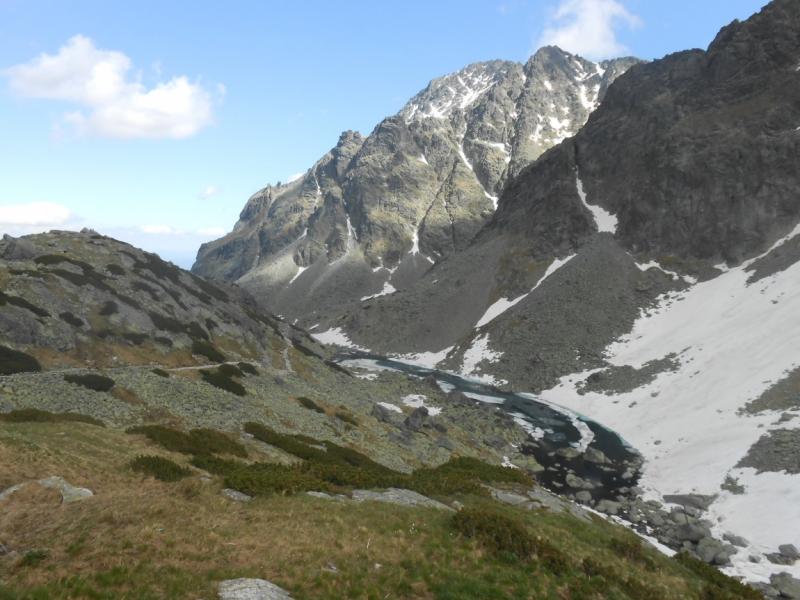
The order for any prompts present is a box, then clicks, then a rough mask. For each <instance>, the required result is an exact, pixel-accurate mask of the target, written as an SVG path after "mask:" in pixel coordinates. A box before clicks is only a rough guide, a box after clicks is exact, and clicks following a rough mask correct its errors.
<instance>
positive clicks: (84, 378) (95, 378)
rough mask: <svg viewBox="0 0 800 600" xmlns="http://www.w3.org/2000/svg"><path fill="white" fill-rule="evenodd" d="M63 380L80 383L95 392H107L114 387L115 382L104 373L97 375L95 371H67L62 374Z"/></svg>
mask: <svg viewBox="0 0 800 600" xmlns="http://www.w3.org/2000/svg"><path fill="white" fill-rule="evenodd" d="M64 381H67V382H68V383H74V384H75V385H80V386H82V387H85V388H86V389H89V390H94V391H95V392H107V391H109V390H110V389H111V388H113V387H114V385H115V382H114V380H113V379H111V378H110V377H106V376H104V375H97V374H95V373H88V374H77V373H67V374H66V375H64Z"/></svg>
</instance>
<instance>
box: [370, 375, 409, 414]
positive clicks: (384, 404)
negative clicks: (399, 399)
mask: <svg viewBox="0 0 800 600" xmlns="http://www.w3.org/2000/svg"><path fill="white" fill-rule="evenodd" d="M373 375H375V374H374V373H373ZM376 377H377V375H376ZM376 404H377V405H378V406H382V407H383V408H385V409H386V410H390V411H392V412H396V413H400V414H401V415H402V414H403V409H402V408H400V407H399V406H397V405H396V404H392V403H391V402H377V403H376Z"/></svg>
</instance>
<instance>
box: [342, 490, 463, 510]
mask: <svg viewBox="0 0 800 600" xmlns="http://www.w3.org/2000/svg"><path fill="white" fill-rule="evenodd" d="M352 498H353V500H354V501H356V502H367V501H371V502H386V503H387V504H398V505H400V506H422V507H426V508H436V509H439V510H447V511H452V510H453V509H452V508H450V507H449V506H447V505H446V504H442V503H441V502H438V501H436V500H433V499H431V498H428V497H427V496H423V495H422V494H418V493H417V492H414V491H412V490H403V489H399V488H389V489H388V490H386V491H383V492H375V491H372V490H353V494H352Z"/></svg>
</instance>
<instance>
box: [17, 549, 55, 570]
mask: <svg viewBox="0 0 800 600" xmlns="http://www.w3.org/2000/svg"><path fill="white" fill-rule="evenodd" d="M49 556H50V554H49V553H48V552H47V550H28V551H27V552H26V553H25V554H23V555H22V560H21V561H20V562H19V566H20V567H23V568H24V567H35V566H36V565H38V564H39V563H41V562H43V561H44V560H46V559H47V558H48V557H49Z"/></svg>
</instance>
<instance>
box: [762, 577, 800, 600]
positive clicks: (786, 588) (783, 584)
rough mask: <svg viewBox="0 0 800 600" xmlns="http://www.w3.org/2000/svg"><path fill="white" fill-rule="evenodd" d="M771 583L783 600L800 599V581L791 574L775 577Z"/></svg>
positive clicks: (771, 578)
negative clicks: (784, 599) (788, 599)
mask: <svg viewBox="0 0 800 600" xmlns="http://www.w3.org/2000/svg"><path fill="white" fill-rule="evenodd" d="M769 582H770V583H771V584H772V586H773V587H774V588H775V589H776V590H778V593H779V594H780V595H781V598H793V599H797V598H800V579H796V578H794V577H792V576H791V575H790V574H789V573H778V574H777V575H773V576H772V577H770V580H769Z"/></svg>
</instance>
